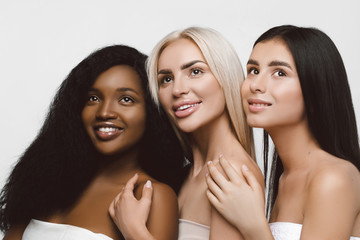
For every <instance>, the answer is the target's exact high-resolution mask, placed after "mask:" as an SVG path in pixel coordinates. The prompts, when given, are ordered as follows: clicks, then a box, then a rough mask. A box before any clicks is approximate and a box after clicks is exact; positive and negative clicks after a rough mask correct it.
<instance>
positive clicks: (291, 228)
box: [269, 222, 360, 240]
mask: <svg viewBox="0 0 360 240" xmlns="http://www.w3.org/2000/svg"><path fill="white" fill-rule="evenodd" d="M269 225H270V229H271V232H272V234H273V236H274V239H275V240H299V239H300V235H301V229H302V224H298V223H290V222H273V223H269ZM350 240H360V237H350Z"/></svg>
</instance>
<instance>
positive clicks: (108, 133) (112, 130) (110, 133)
mask: <svg viewBox="0 0 360 240" xmlns="http://www.w3.org/2000/svg"><path fill="white" fill-rule="evenodd" d="M123 130H124V129H123V128H119V127H110V126H106V127H97V128H95V133H96V136H97V138H98V139H100V140H102V141H108V140H112V139H114V138H116V137H117V136H120V135H121V134H122V132H123Z"/></svg>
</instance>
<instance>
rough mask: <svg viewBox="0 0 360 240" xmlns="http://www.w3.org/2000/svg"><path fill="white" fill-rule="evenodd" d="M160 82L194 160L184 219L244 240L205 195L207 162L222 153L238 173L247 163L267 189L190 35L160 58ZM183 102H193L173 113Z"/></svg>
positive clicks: (183, 197) (183, 194) (219, 235)
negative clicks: (188, 138) (188, 141)
mask: <svg viewBox="0 0 360 240" xmlns="http://www.w3.org/2000/svg"><path fill="white" fill-rule="evenodd" d="M158 82H159V92H158V95H159V100H160V103H161V105H162V107H163V108H164V110H165V111H166V112H167V114H168V115H169V117H170V119H172V120H173V121H174V123H175V124H176V126H177V127H178V128H179V129H180V130H181V131H183V132H185V133H188V134H189V136H190V138H191V141H192V151H193V159H194V164H193V167H192V168H191V170H190V174H189V177H188V178H187V179H186V180H185V182H184V184H183V186H182V188H181V190H180V194H179V198H178V202H179V210H180V211H179V215H180V218H181V219H185V220H190V221H193V222H196V223H200V224H203V225H207V226H210V239H243V238H242V236H241V234H240V233H239V231H238V230H237V229H236V228H235V227H234V226H232V225H231V224H230V223H229V222H228V221H226V220H225V219H224V218H223V217H222V216H221V214H219V212H218V211H217V210H216V209H215V208H213V207H212V206H211V204H210V202H209V201H208V199H207V196H206V190H207V185H206V181H205V180H206V174H207V172H208V171H207V167H206V166H207V162H208V161H211V160H214V159H217V158H218V156H219V155H221V154H224V155H225V156H226V157H227V159H229V161H230V162H231V164H232V165H233V166H234V168H235V169H237V170H238V171H240V168H241V166H242V165H243V164H247V165H248V166H249V167H250V168H251V169H252V171H253V172H254V173H255V175H256V179H257V181H258V183H259V184H260V185H261V186H262V188H263V189H264V183H263V176H262V173H261V171H260V169H259V168H258V166H257V165H256V163H255V162H254V161H253V160H252V159H251V157H250V156H249V155H248V154H247V153H246V151H245V150H244V148H243V147H242V146H241V144H240V143H239V141H238V140H237V138H236V136H235V134H234V132H233V131H232V129H231V125H230V120H229V116H228V113H227V111H226V110H225V98H224V93H223V90H222V89H221V87H220V85H219V83H218V81H217V80H216V79H215V77H214V75H213V74H212V72H211V70H210V67H209V66H208V65H207V63H206V61H205V59H204V57H203V56H202V53H201V51H200V49H199V48H198V47H197V45H196V44H195V43H193V42H192V41H190V40H188V39H179V40H176V41H174V42H172V43H171V44H169V45H168V46H167V47H166V48H165V49H164V50H163V52H162V53H161V55H160V57H159V64H158ZM185 105H194V106H193V107H190V108H187V109H186V110H184V111H178V110H176V111H174V109H178V108H179V107H180V106H185ZM185 108H186V107H185ZM125 199H126V198H125ZM125 201H126V200H125ZM128 201H129V202H131V200H128ZM134 210H135V209H134ZM132 214H138V215H139V219H141V217H142V216H143V212H142V211H132ZM139 222H141V221H139ZM142 229H143V231H146V228H142ZM129 235H130V236H131V238H130V239H145V238H141V237H139V236H140V235H141V234H138V235H136V233H129ZM150 239H152V238H150ZM155 239H157V238H156V237H155Z"/></svg>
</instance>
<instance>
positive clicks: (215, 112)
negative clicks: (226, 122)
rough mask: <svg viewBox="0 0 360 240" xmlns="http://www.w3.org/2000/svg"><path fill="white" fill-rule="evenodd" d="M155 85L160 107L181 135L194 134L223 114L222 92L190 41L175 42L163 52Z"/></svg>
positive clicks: (196, 48) (223, 99)
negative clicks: (185, 133) (157, 87)
mask: <svg viewBox="0 0 360 240" xmlns="http://www.w3.org/2000/svg"><path fill="white" fill-rule="evenodd" d="M158 84H159V100H160V103H161V105H162V106H163V108H164V109H165V111H166V112H167V114H168V115H169V116H170V118H171V119H172V120H173V121H174V122H175V124H176V125H177V126H178V127H179V128H180V130H182V131H184V132H187V133H190V132H194V131H196V130H197V129H199V128H202V127H204V126H206V125H207V124H210V123H212V122H213V121H215V120H216V119H218V118H219V117H220V116H221V115H222V114H225V97H224V93H223V90H222V88H221V87H220V85H219V83H218V81H217V80H216V79H215V77H214V75H213V74H212V72H211V70H210V68H209V66H208V65H207V63H206V61H205V59H204V57H203V55H202V53H201V51H200V49H199V48H198V46H197V45H196V44H195V43H194V42H192V41H191V40H189V39H179V40H176V41H174V42H173V43H171V44H170V45H168V46H167V47H166V48H165V49H164V50H163V52H162V53H161V55H160V57H159V63H158Z"/></svg>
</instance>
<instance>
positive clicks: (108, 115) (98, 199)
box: [4, 66, 178, 240]
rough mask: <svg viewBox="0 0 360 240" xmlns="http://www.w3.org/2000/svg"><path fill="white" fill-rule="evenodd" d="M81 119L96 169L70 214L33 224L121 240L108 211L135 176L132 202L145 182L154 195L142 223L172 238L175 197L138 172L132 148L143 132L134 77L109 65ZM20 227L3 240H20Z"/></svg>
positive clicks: (135, 148) (158, 235) (139, 89)
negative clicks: (74, 228)
mask: <svg viewBox="0 0 360 240" xmlns="http://www.w3.org/2000/svg"><path fill="white" fill-rule="evenodd" d="M82 120H83V123H84V127H85V129H86V131H87V132H88V134H89V137H90V139H91V140H92V142H93V144H94V147H95V148H96V149H97V150H98V151H99V152H100V153H101V154H102V157H101V159H99V165H101V167H100V169H101V170H100V171H99V173H98V175H97V176H96V177H95V178H94V179H93V181H91V182H90V184H89V185H88V187H87V188H86V189H85V191H84V192H83V194H82V195H81V196H80V198H79V199H78V200H77V201H76V203H75V204H74V206H73V207H72V208H71V209H69V210H68V211H62V212H58V213H56V214H54V215H52V216H50V217H48V218H45V219H39V220H42V221H47V222H52V223H58V224H70V225H73V226H77V227H81V228H85V229H88V230H90V231H92V232H94V233H101V234H105V235H106V236H108V237H110V238H112V239H114V240H121V239H124V238H123V236H122V234H121V233H120V231H119V230H118V228H117V227H116V225H115V224H114V223H113V221H112V219H111V217H110V215H109V213H108V209H109V206H110V204H111V202H112V201H113V199H114V198H115V197H116V196H117V195H118V193H119V192H120V191H121V190H122V189H123V187H124V186H125V184H126V182H127V181H128V180H129V179H130V178H131V177H132V176H134V174H135V173H137V174H138V176H139V178H138V181H137V185H136V187H135V189H134V194H135V196H136V198H137V199H140V198H141V196H142V189H143V186H144V184H145V182H146V181H147V180H151V182H152V187H153V191H154V194H153V202H152V205H151V211H150V215H149V218H148V221H147V226H148V229H149V231H150V232H151V234H153V235H154V236H156V238H157V239H164V240H165V239H166V240H168V239H177V234H178V205H177V197H176V194H175V193H174V191H173V190H172V189H171V188H170V187H169V186H167V185H165V184H162V183H160V182H157V181H156V180H155V179H153V178H151V177H150V176H149V175H148V174H146V173H145V172H144V171H142V169H141V168H140V167H139V164H138V152H139V148H138V143H139V141H140V139H141V137H142V135H143V133H144V129H145V100H144V93H143V89H142V87H141V84H140V80H139V77H138V75H137V73H136V72H135V71H134V70H133V69H132V68H131V67H128V66H114V67H112V68H110V69H109V70H107V71H105V72H104V73H102V74H101V75H100V76H99V77H98V78H97V80H96V81H95V83H94V85H93V87H92V89H91V90H90V91H89V100H88V103H87V104H86V106H85V107H84V109H83V111H82ZM25 228H26V225H24V226H13V227H12V228H11V229H10V230H9V231H8V232H7V233H6V235H5V238H4V239H5V240H20V239H21V238H22V235H23V232H24V230H25Z"/></svg>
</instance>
